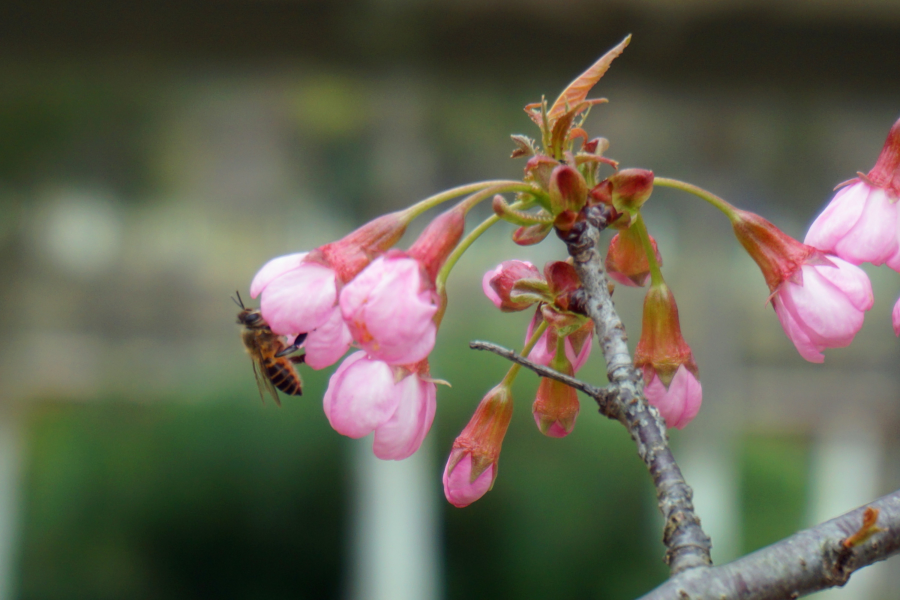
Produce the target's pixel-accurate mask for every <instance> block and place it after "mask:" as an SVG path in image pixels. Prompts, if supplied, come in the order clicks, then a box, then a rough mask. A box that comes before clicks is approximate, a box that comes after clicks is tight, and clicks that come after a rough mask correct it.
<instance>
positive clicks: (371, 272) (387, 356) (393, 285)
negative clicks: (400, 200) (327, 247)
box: [340, 252, 438, 364]
mask: <svg viewBox="0 0 900 600" xmlns="http://www.w3.org/2000/svg"><path fill="white" fill-rule="evenodd" d="M340 307H341V313H342V314H343V316H344V320H345V321H346V322H347V325H348V326H349V327H350V332H351V333H352V334H353V339H354V340H356V342H357V343H358V344H359V345H360V347H362V348H363V349H365V350H366V351H367V352H368V353H369V354H370V355H371V356H372V357H373V358H376V359H378V360H383V361H385V362H387V363H390V364H412V363H416V362H419V361H420V360H422V359H424V358H425V357H426V356H428V354H429V353H430V352H431V350H432V348H434V341H435V335H436V333H437V326H436V325H435V323H434V321H433V317H434V315H435V313H436V312H437V310H438V297H437V294H436V293H435V292H434V290H433V288H432V286H431V285H430V282H429V281H428V280H427V279H425V278H424V277H423V273H422V268H421V266H420V264H419V262H418V261H417V260H415V259H413V258H410V257H408V256H406V255H404V254H402V253H399V252H398V253H396V254H388V255H385V256H382V257H380V258H378V259H376V260H375V261H374V262H373V263H372V264H371V265H369V266H368V267H366V269H365V270H363V272H362V273H360V274H359V275H357V276H356V278H355V279H354V280H353V281H351V282H350V283H348V284H347V285H346V286H344V289H343V290H342V291H341V296H340Z"/></svg>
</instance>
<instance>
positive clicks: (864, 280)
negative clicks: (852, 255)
mask: <svg viewBox="0 0 900 600" xmlns="http://www.w3.org/2000/svg"><path fill="white" fill-rule="evenodd" d="M828 260H830V261H831V262H832V263H834V265H835V266H834V267H831V266H828V265H816V266H813V267H810V268H814V269H815V270H816V273H818V274H819V275H821V276H822V277H824V278H825V279H827V280H828V281H829V282H831V283H832V284H833V285H834V286H835V287H836V288H838V289H839V290H841V292H843V293H844V295H845V296H847V299H848V300H850V302H851V304H853V306H855V307H856V308H857V309H858V310H863V311H866V310H869V309H871V308H872V305H873V304H874V303H875V296H874V295H873V294H872V282H870V281H869V276H868V275H866V272H865V271H863V270H862V269H860V268H859V267H857V266H856V265H853V264H851V263H848V262H846V261H844V260H841V259H840V258H837V257H835V256H829V257H828ZM804 268H806V267H804Z"/></svg>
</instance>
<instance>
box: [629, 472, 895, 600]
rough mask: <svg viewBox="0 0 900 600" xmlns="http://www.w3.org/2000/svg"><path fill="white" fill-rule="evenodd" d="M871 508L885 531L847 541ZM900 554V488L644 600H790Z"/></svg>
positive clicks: (669, 584)
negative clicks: (848, 544)
mask: <svg viewBox="0 0 900 600" xmlns="http://www.w3.org/2000/svg"><path fill="white" fill-rule="evenodd" d="M867 507H872V508H876V509H878V511H879V515H878V521H877V522H876V525H877V526H878V527H879V528H881V529H882V531H880V532H879V533H876V534H874V535H873V536H872V537H871V538H869V539H868V540H867V541H865V542H863V543H862V544H860V545H858V546H856V547H851V548H847V547H845V546H844V544H842V541H843V540H845V539H846V538H848V537H849V536H851V535H853V534H854V533H855V532H856V531H857V530H859V528H860V527H861V526H862V523H863V512H864V511H865V509H866V508H867ZM898 552H900V490H898V491H896V492H894V493H892V494H888V495H887V496H883V497H882V498H879V499H878V500H876V501H875V502H872V503H871V504H867V505H866V506H862V507H860V508H857V509H856V510H852V511H850V512H848V513H846V514H844V515H841V516H840V517H838V518H836V519H833V520H831V521H827V522H825V523H822V524H821V525H817V526H816V527H813V528H811V529H807V530H804V531H801V532H799V533H796V534H794V535H792V536H791V537H789V538H785V539H783V540H781V541H780V542H777V543H775V544H772V545H771V546H767V547H766V548H762V549H761V550H757V551H756V552H754V553H752V554H748V555H747V556H744V557H743V558H739V559H738V560H735V561H734V562H730V563H728V564H726V565H721V566H718V567H701V568H697V569H691V570H689V571H685V572H683V573H681V574H679V575H676V576H674V577H672V578H671V579H669V580H668V581H666V582H665V583H664V584H662V585H661V586H660V587H658V588H656V589H655V590H653V591H652V592H650V593H649V594H647V595H646V596H643V597H642V598H641V599H640V600H787V599H793V598H799V597H800V596H805V595H807V594H812V593H813V592H817V591H819V590H824V589H826V588H830V587H835V586H842V585H844V584H845V583H847V581H848V580H849V579H850V575H851V574H852V573H853V572H854V571H856V570H857V569H860V568H862V567H865V566H867V565H870V564H872V563H874V562H878V561H880V560H884V559H886V558H889V557H890V556H892V555H894V554H897V553H898Z"/></svg>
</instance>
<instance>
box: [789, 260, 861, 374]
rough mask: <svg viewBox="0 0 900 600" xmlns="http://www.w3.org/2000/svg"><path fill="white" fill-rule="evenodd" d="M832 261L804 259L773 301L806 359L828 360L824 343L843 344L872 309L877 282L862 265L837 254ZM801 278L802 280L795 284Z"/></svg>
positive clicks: (813, 360)
mask: <svg viewBox="0 0 900 600" xmlns="http://www.w3.org/2000/svg"><path fill="white" fill-rule="evenodd" d="M827 260H828V261H829V262H830V263H832V264H833V266H832V264H810V263H807V264H804V265H803V266H802V267H801V271H800V273H799V275H800V279H799V280H798V278H797V277H794V278H791V279H788V280H786V281H784V283H783V284H782V285H780V286H779V287H778V289H777V290H776V292H775V294H774V296H773V298H772V303H773V305H774V307H775V313H776V314H777V315H778V320H779V321H781V326H782V327H783V328H784V332H785V333H786V334H787V336H788V337H789V338H790V340H791V341H792V342H794V346H796V347H797V351H798V352H800V355H801V356H803V358H805V359H806V360H808V361H810V362H816V363H820V362H823V361H824V360H825V357H824V355H823V354H822V350H824V349H825V348H843V347H844V346H847V345H849V344H850V342H852V341H853V337H854V336H855V335H856V332H857V331H859V329H860V328H861V327H862V324H863V316H864V314H865V312H866V311H867V310H869V309H870V308H872V304H873V302H874V298H873V296H872V284H871V283H870V282H869V278H868V276H866V274H865V273H864V272H863V270H862V269H860V268H859V267H856V266H854V265H852V264H850V263H849V262H847V261H844V260H842V259H840V258H837V257H834V256H828V257H827ZM795 281H801V282H802V283H795Z"/></svg>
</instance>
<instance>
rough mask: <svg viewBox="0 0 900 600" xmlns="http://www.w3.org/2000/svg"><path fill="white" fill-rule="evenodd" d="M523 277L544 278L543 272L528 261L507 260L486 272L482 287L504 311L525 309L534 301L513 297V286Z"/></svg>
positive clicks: (495, 304)
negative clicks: (518, 299)
mask: <svg viewBox="0 0 900 600" xmlns="http://www.w3.org/2000/svg"><path fill="white" fill-rule="evenodd" d="M523 279H533V280H543V278H542V276H541V272H540V271H538V270H537V268H536V267H535V266H534V265H533V264H531V263H530V262H528V261H525V260H507V261H505V262H502V263H500V264H499V265H497V267H496V268H495V269H493V270H491V271H488V272H487V273H485V274H484V278H483V279H482V280H481V287H482V289H483V290H484V295H485V296H487V297H488V298H489V299H490V301H491V302H493V303H494V306H496V307H497V308H499V309H500V310H502V311H503V312H515V311H519V310H525V309H526V308H528V307H529V306H531V305H532V304H534V302H533V301H529V300H526V301H524V302H523V301H517V300H516V299H515V298H514V297H513V286H514V285H515V284H516V282H518V281H520V280H523Z"/></svg>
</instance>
